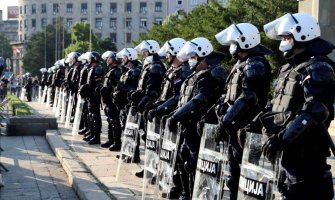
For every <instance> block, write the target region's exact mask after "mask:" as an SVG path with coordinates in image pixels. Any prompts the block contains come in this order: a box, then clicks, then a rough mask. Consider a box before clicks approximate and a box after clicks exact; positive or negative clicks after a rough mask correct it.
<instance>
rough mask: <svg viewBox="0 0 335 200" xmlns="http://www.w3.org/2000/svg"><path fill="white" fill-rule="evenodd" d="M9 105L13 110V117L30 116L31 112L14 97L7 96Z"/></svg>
mask: <svg viewBox="0 0 335 200" xmlns="http://www.w3.org/2000/svg"><path fill="white" fill-rule="evenodd" d="M7 97H8V98H9V105H10V107H11V109H12V110H13V115H32V114H33V113H34V112H33V110H32V109H31V108H30V107H29V106H28V105H27V104H25V103H24V102H23V101H21V99H19V98H18V97H17V96H15V95H11V94H8V95H7Z"/></svg>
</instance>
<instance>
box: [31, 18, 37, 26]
mask: <svg viewBox="0 0 335 200" xmlns="http://www.w3.org/2000/svg"><path fill="white" fill-rule="evenodd" d="M31 27H32V28H36V19H32V20H31Z"/></svg>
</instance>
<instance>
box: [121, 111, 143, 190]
mask: <svg viewBox="0 0 335 200" xmlns="http://www.w3.org/2000/svg"><path fill="white" fill-rule="evenodd" d="M140 122H141V114H140V113H138V112H133V111H132V108H130V109H129V113H128V116H127V121H126V126H125V129H124V131H123V136H122V145H121V150H120V154H119V160H118V167H117V170H116V180H117V181H118V182H119V183H122V184H126V185H127V187H128V188H129V189H135V190H138V189H139V188H141V187H142V180H141V179H137V178H136V176H135V175H134V174H135V172H137V171H139V170H140V167H139V166H138V165H135V164H133V162H134V157H135V149H136V145H137V142H138V140H139V126H140ZM129 180H132V181H129Z"/></svg>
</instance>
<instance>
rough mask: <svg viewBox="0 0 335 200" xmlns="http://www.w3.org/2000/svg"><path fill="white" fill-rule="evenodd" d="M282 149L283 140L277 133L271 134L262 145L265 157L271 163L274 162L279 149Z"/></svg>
mask: <svg viewBox="0 0 335 200" xmlns="http://www.w3.org/2000/svg"><path fill="white" fill-rule="evenodd" d="M281 150H283V142H282V141H281V140H280V138H279V137H278V135H272V136H270V137H269V138H268V140H267V141H266V142H265V143H264V145H263V146H262V151H263V154H264V155H265V157H266V158H267V159H268V160H269V161H270V162H271V163H272V164H274V163H275V158H276V156H277V153H278V152H279V151H281Z"/></svg>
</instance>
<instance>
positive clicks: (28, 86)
mask: <svg viewBox="0 0 335 200" xmlns="http://www.w3.org/2000/svg"><path fill="white" fill-rule="evenodd" d="M25 78H26V81H27V83H26V85H25V86H24V88H25V89H26V95H27V101H28V102H30V101H31V93H32V88H33V79H32V77H31V75H30V73H29V72H27V73H26V74H25Z"/></svg>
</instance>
